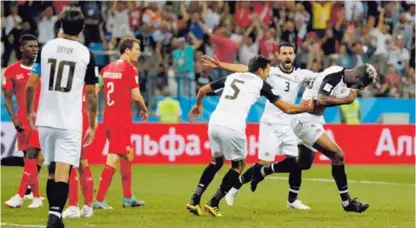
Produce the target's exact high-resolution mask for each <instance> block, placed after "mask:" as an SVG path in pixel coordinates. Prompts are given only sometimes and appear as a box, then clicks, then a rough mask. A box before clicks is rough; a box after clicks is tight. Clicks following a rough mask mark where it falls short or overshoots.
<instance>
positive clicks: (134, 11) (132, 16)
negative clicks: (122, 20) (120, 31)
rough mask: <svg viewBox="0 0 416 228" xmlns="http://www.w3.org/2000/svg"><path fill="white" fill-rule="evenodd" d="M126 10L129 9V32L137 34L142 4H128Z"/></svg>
mask: <svg viewBox="0 0 416 228" xmlns="http://www.w3.org/2000/svg"><path fill="white" fill-rule="evenodd" d="M127 4H128V6H127V7H128V9H129V12H130V13H129V26H130V29H131V31H133V33H134V34H136V32H138V30H139V29H140V25H141V17H142V7H141V5H142V2H128V3H127Z"/></svg>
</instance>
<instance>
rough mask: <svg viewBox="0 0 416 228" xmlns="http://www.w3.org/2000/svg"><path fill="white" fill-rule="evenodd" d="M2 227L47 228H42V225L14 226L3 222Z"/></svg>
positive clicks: (43, 227)
mask: <svg viewBox="0 0 416 228" xmlns="http://www.w3.org/2000/svg"><path fill="white" fill-rule="evenodd" d="M1 226H5V227H37V228H45V227H46V226H42V225H31V224H14V223H5V222H2V223H1Z"/></svg>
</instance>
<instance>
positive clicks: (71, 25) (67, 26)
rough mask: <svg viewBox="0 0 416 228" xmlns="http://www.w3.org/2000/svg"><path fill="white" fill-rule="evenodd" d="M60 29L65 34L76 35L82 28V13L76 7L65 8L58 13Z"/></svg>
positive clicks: (83, 19)
mask: <svg viewBox="0 0 416 228" xmlns="http://www.w3.org/2000/svg"><path fill="white" fill-rule="evenodd" d="M60 21H61V26H62V30H63V31H64V33H65V34H67V35H70V36H76V35H78V34H80V33H81V32H82V30H83V29H84V21H85V18H84V15H83V14H82V12H81V10H80V9H79V8H76V7H69V8H66V9H65V10H64V11H63V12H62V13H61V15H60Z"/></svg>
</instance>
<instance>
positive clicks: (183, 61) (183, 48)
mask: <svg viewBox="0 0 416 228" xmlns="http://www.w3.org/2000/svg"><path fill="white" fill-rule="evenodd" d="M188 37H190V38H191V39H192V42H193V45H192V46H191V45H189V44H187V43H186V40H185V38H184V37H180V38H178V39H177V40H176V45H177V47H178V48H177V49H176V50H175V51H173V53H172V54H173V61H174V64H175V66H176V67H175V68H176V70H177V76H178V80H179V82H178V84H180V85H182V86H179V90H180V91H179V93H178V94H179V95H181V96H195V64H194V55H195V50H196V49H198V48H199V46H201V42H200V41H199V40H198V39H196V37H195V36H194V35H193V34H192V33H190V35H189V36H188Z"/></svg>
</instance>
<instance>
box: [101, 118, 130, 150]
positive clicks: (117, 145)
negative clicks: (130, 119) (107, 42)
mask: <svg viewBox="0 0 416 228" xmlns="http://www.w3.org/2000/svg"><path fill="white" fill-rule="evenodd" d="M106 134H107V139H108V142H109V148H108V153H109V154H128V153H129V152H130V150H131V147H132V145H131V131H130V126H128V127H126V126H125V125H123V124H120V125H118V126H112V125H107V126H106Z"/></svg>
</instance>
